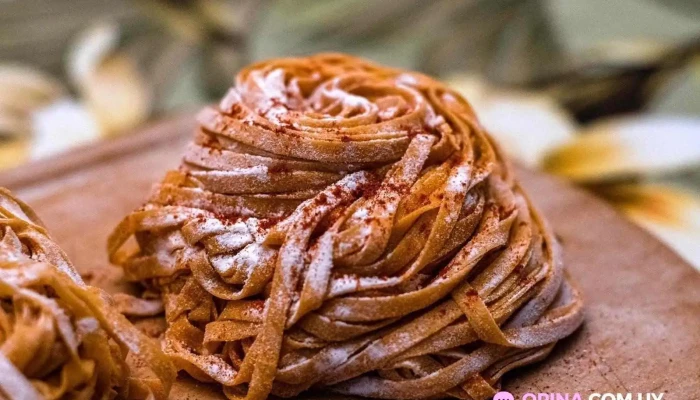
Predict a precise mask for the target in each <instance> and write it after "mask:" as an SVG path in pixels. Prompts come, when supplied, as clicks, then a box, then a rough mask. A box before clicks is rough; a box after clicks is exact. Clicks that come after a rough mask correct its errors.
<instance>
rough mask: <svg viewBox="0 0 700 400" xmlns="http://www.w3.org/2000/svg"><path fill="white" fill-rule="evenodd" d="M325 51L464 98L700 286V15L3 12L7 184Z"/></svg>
mask: <svg viewBox="0 0 700 400" xmlns="http://www.w3.org/2000/svg"><path fill="white" fill-rule="evenodd" d="M319 51H343V52H348V53H352V54H356V55H361V56H365V57H368V58H371V59H374V60H376V61H379V62H381V63H385V64H389V65H394V66H399V67H404V68H409V69H414V70H419V71H423V72H426V73H428V74H432V75H436V76H438V77H440V78H442V79H444V80H446V81H448V82H449V83H450V84H451V85H452V86H453V87H454V88H456V89H457V90H459V91H460V92H462V93H463V94H464V95H465V97H466V98H467V99H468V100H469V101H470V102H471V103H472V104H473V105H474V107H475V109H476V110H477V113H478V114H479V117H480V119H481V121H482V123H483V124H484V125H485V126H486V127H487V128H488V129H489V131H490V132H491V133H492V134H493V135H494V136H495V137H496V138H498V139H499V140H500V142H501V144H502V145H503V146H504V147H505V149H506V151H507V152H509V153H510V154H511V155H512V156H513V157H514V158H516V159H518V160H519V161H520V163H522V164H524V165H527V166H529V167H530V168H534V169H540V170H544V171H547V172H549V173H552V174H556V175H559V176H561V177H563V178H565V179H568V180H570V181H572V182H574V183H575V184H577V185H580V186H582V187H585V188H586V189H588V190H591V191H592V192H594V193H595V194H596V195H598V196H600V197H602V198H604V199H605V200H607V201H608V202H610V203H611V204H613V205H614V206H615V207H617V208H618V209H619V210H621V211H622V212H623V213H624V214H625V215H627V216H629V217H630V218H631V219H632V220H634V221H635V222H637V223H639V224H640V225H642V226H643V227H645V228H647V229H648V230H650V231H651V232H653V233H654V234H656V235H657V236H658V237H659V238H661V239H662V240H664V241H665V242H667V243H668V244H669V245H670V246H671V247H673V248H674V249H676V250H677V251H678V253H679V254H680V255H681V256H683V257H684V258H686V259H687V260H688V261H690V262H691V263H693V264H694V265H695V266H696V267H697V268H699V269H700V0H462V1H456V0H433V1H425V0H391V1H379V0H328V1H318V0H278V1H274V0H141V1H135V0H134V1H127V0H0V169H9V168H13V167H18V166H21V165H22V164H23V163H27V162H29V161H31V160H35V159H39V158H42V157H47V156H50V155H52V154H56V153H59V152H61V151H65V150H67V149H69V148H72V147H75V146H79V145H84V144H86V143H90V142H94V141H99V140H105V139H108V138H112V137H115V136H119V135H125V134H129V133H130V132H133V131H134V130H135V129H136V128H137V127H139V126H140V125H142V124H145V123H148V121H152V120H154V119H158V118H165V117H167V115H169V114H175V113H178V112H183V111H185V110H193V109H197V108H199V107H200V106H201V105H202V104H204V103H207V102H210V101H213V100H216V99H217V98H218V97H219V96H220V95H222V94H223V93H224V92H225V91H226V89H227V88H228V86H229V85H230V84H231V82H232V80H233V76H234V74H235V72H236V71H237V69H238V68H240V67H241V66H242V65H244V64H247V63H249V62H251V61H255V60H259V59H264V58H269V57H279V56H288V55H301V54H309V53H314V52H319ZM630 245H634V244H630Z"/></svg>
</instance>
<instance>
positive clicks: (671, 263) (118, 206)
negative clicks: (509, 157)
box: [0, 116, 700, 400]
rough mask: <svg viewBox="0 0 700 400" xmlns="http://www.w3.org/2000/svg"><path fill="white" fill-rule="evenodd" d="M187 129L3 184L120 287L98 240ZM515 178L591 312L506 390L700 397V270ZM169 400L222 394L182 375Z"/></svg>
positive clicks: (581, 204)
mask: <svg viewBox="0 0 700 400" xmlns="http://www.w3.org/2000/svg"><path fill="white" fill-rule="evenodd" d="M193 127H194V120H193V119H192V118H191V117H190V116H187V117H182V118H179V119H173V120H170V121H168V122H165V123H161V124H158V125H155V126H153V127H151V128H148V129H145V130H144V131H143V132H141V133H140V134H137V135H134V136H130V137H128V138H124V139H121V140H119V141H116V142H110V143H106V144H101V145H99V146H98V147H92V148H87V149H82V150H79V151H77V152H75V153H73V154H69V155H66V156H62V157H61V158H59V159H54V160H49V161H46V162H42V163H40V164H35V165H32V166H29V167H27V168H24V169H23V170H22V171H14V172H7V173H4V174H0V186H3V185H4V186H9V187H10V189H12V190H14V191H15V193H16V194H17V195H19V196H20V197H22V198H23V199H24V200H25V201H27V202H28V203H29V204H30V205H32V206H33V207H34V208H35V209H36V210H37V211H38V213H39V215H40V216H41V217H42V218H43V219H44V222H45V223H46V224H47V225H48V227H49V229H50V230H51V232H53V235H54V237H55V239H56V240H57V241H58V242H59V244H61V245H62V246H63V247H64V249H65V250H66V252H67V253H68V254H69V256H71V258H72V259H73V261H74V262H75V263H76V265H77V266H78V268H79V269H80V270H81V272H82V273H84V274H86V275H87V277H88V280H89V281H90V282H91V283H92V284H95V285H99V286H102V287H105V288H107V289H108V290H115V289H116V288H117V287H120V286H122V285H120V284H119V283H118V279H119V270H118V269H117V268H114V267H110V266H109V265H108V263H107V260H106V251H105V239H106V237H107V235H108V233H109V232H110V230H111V228H112V227H114V226H115V225H116V224H117V222H118V221H119V220H120V219H121V218H122V217H123V216H124V215H125V214H126V213H128V212H129V211H130V210H132V209H133V208H135V207H137V206H139V205H140V203H141V201H142V200H143V199H144V198H145V196H146V194H147V192H148V191H149V188H150V186H151V184H152V183H153V182H156V181H158V180H159V179H160V177H161V176H162V174H163V172H164V171H165V170H166V169H167V168H169V167H173V166H176V165H177V164H178V162H179V158H180V153H181V151H182V148H183V146H184V144H185V143H186V142H187V140H188V139H189V137H190V134H191V132H192V131H193V130H192V129H193ZM519 176H520V178H521V180H522V181H523V183H524V186H525V187H526V188H527V189H528V190H529V193H530V194H531V195H532V197H533V198H534V200H535V202H536V203H537V204H538V205H539V206H540V207H541V208H542V209H543V210H544V211H545V214H547V216H548V217H549V219H550V221H551V222H552V225H553V226H554V227H555V230H556V232H557V234H558V235H559V237H560V239H561V240H562V242H563V245H564V249H565V253H566V265H567V268H568V270H569V271H570V272H571V274H572V275H574V277H575V278H576V279H577V281H578V282H579V284H580V286H581V287H582V288H583V291H584V294H585V298H586V308H587V320H586V322H585V325H584V327H583V328H582V329H581V330H579V331H578V332H577V333H576V334H574V336H573V337H571V338H569V339H567V340H565V341H564V342H562V343H560V344H559V345H558V346H557V348H556V350H555V352H554V354H553V355H552V356H551V357H550V358H549V359H548V360H547V361H545V362H543V363H540V364H538V365H536V366H533V367H529V368H525V369H520V370H517V371H515V372H514V373H510V374H509V375H507V376H506V378H505V380H504V385H505V389H507V390H510V391H511V392H513V393H515V394H516V395H517V394H523V393H526V392H568V393H572V394H573V393H575V392H580V393H581V394H582V395H585V396H584V398H587V395H588V394H590V393H593V392H599V393H605V392H613V393H617V392H621V393H628V392H630V393H635V397H634V398H635V399H636V393H646V392H654V393H659V392H666V393H667V394H666V395H665V396H664V399H665V400H691V399H700V274H698V273H697V272H695V270H693V268H692V267H690V266H689V265H687V264H686V263H684V262H683V261H682V260H681V259H680V258H679V257H678V256H676V255H675V254H674V253H673V252H672V251H671V250H669V249H667V248H666V247H665V246H664V245H662V244H661V243H660V242H658V241H656V240H655V239H654V238H652V237H651V236H650V235H648V234H647V233H645V232H643V231H642V230H641V229H639V228H637V227H635V226H633V225H632V224H631V223H629V222H627V221H626V220H624V219H623V218H621V217H620V216H618V215H617V214H616V213H615V211H613V210H612V209H610V208H609V207H608V206H606V205H605V204H603V203H602V202H600V201H599V200H597V199H595V198H593V197H591V196H590V195H588V194H586V193H584V192H582V191H580V190H578V189H574V188H572V187H570V186H567V185H565V184H563V183H561V182H559V181H557V180H555V179H554V178H551V177H547V176H544V175H541V174H538V173H534V172H529V171H522V170H521V171H520V172H519ZM172 398H173V399H192V400H194V399H210V398H211V399H213V398H220V395H217V394H215V393H213V392H212V390H211V389H210V388H209V387H207V386H206V385H199V386H198V385H194V384H192V383H188V382H187V381H182V382H181V384H180V385H178V386H177V387H176V388H175V390H174V393H173V395H172ZM316 398H324V399H330V398H339V397H329V396H326V395H322V396H318V397H316ZM516 398H519V396H516Z"/></svg>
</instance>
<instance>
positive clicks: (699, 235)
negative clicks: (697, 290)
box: [599, 185, 700, 269]
mask: <svg viewBox="0 0 700 400" xmlns="http://www.w3.org/2000/svg"><path fill="white" fill-rule="evenodd" d="M599 193H600V194H601V195H602V196H603V197H604V198H605V199H607V200H608V201H610V202H611V203H612V204H613V205H615V206H616V207H617V208H618V209H620V210H622V211H623V212H624V213H625V214H626V215H627V216H628V217H630V218H631V219H632V220H633V221H635V222H636V223H638V224H640V225H641V226H643V227H645V228H646V229H648V230H649V231H651V232H652V233H654V234H655V235H656V236H657V237H659V238H660V239H661V240H663V241H664V242H666V243H667V244H668V245H669V246H671V247H672V248H673V249H675V250H676V251H677V252H678V253H679V254H680V255H681V256H682V257H684V258H685V259H686V260H688V261H689V262H690V263H691V264H693V265H695V267H696V268H698V269H700V252H699V251H698V249H699V246H700V196H699V195H698V193H696V192H692V191H688V190H685V189H682V188H678V187H674V186H669V185H617V186H612V187H608V188H606V189H605V190H601V191H599Z"/></svg>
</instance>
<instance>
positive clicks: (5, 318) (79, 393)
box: [0, 188, 175, 400]
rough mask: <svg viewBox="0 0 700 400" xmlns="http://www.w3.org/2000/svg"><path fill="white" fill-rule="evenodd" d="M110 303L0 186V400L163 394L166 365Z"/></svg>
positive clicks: (168, 380)
mask: <svg viewBox="0 0 700 400" xmlns="http://www.w3.org/2000/svg"><path fill="white" fill-rule="evenodd" d="M113 301H114V300H113V299H112V298H110V297H109V296H107V295H106V294H105V293H104V292H102V291H101V290H99V289H97V288H94V287H91V286H89V285H86V284H85V283H84V282H83V280H82V279H81V278H80V275H78V273H77V271H76V270H75V268H74V267H73V265H72V264H71V263H70V261H69V260H68V258H67V257H66V255H65V253H64V252H63V251H62V250H61V249H60V248H59V247H58V245H56V243H54V242H53V240H51V238H50V237H49V236H48V234H47V232H46V230H45V228H44V227H43V224H42V223H41V221H40V220H39V218H38V217H37V216H36V214H34V212H33V211H32V210H31V209H30V208H29V207H28V206H27V205H25V204H24V203H22V202H20V201H19V200H17V199H15V198H14V197H13V196H12V195H11V194H10V193H9V192H7V191H6V190H5V189H3V188H0V399H9V400H14V399H17V400H35V399H36V400H40V399H45V400H46V399H51V400H53V399H85V400H88V399H105V400H107V399H114V398H118V399H149V400H153V399H159V400H164V399H167V394H168V391H169V389H170V386H171V384H172V383H173V381H174V380H175V369H174V368H173V365H172V363H171V362H170V361H169V360H168V358H167V357H166V356H165V355H164V354H163V353H162V351H161V350H160V349H159V348H158V346H157V344H156V343H154V342H153V340H152V339H150V338H148V337H146V336H145V335H143V334H141V333H140V332H139V331H138V330H137V329H136V328H135V327H134V326H133V325H131V323H129V321H128V320H127V319H126V318H125V317H124V316H123V315H121V314H120V313H119V312H118V310H117V307H116V306H115V305H114V304H113ZM129 354H131V355H133V358H127V355H129ZM137 370H138V371H139V372H140V373H137ZM149 370H150V371H149Z"/></svg>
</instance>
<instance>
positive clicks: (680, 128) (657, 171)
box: [543, 116, 700, 182]
mask: <svg viewBox="0 0 700 400" xmlns="http://www.w3.org/2000/svg"><path fill="white" fill-rule="evenodd" d="M696 166H700V118H690V117H688V118H685V117H654V116H645V117H634V118H624V119H615V120H608V121H605V122H600V123H596V124H594V125H592V126H590V127H588V128H586V129H584V130H583V131H582V132H580V135H578V136H576V138H575V139H574V140H573V141H571V142H570V143H567V144H565V145H563V146H560V147H558V148H556V149H555V150H553V151H552V152H550V153H549V154H547V156H546V157H545V159H544V161H543V167H544V169H545V170H547V171H549V172H551V173H554V174H557V175H562V176H565V177H567V178H569V179H572V180H575V181H579V182H593V181H601V180H610V179H619V178H625V177H630V176H639V175H661V174H666V173H671V172H677V171H681V170H686V169H689V168H692V167H696Z"/></svg>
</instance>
